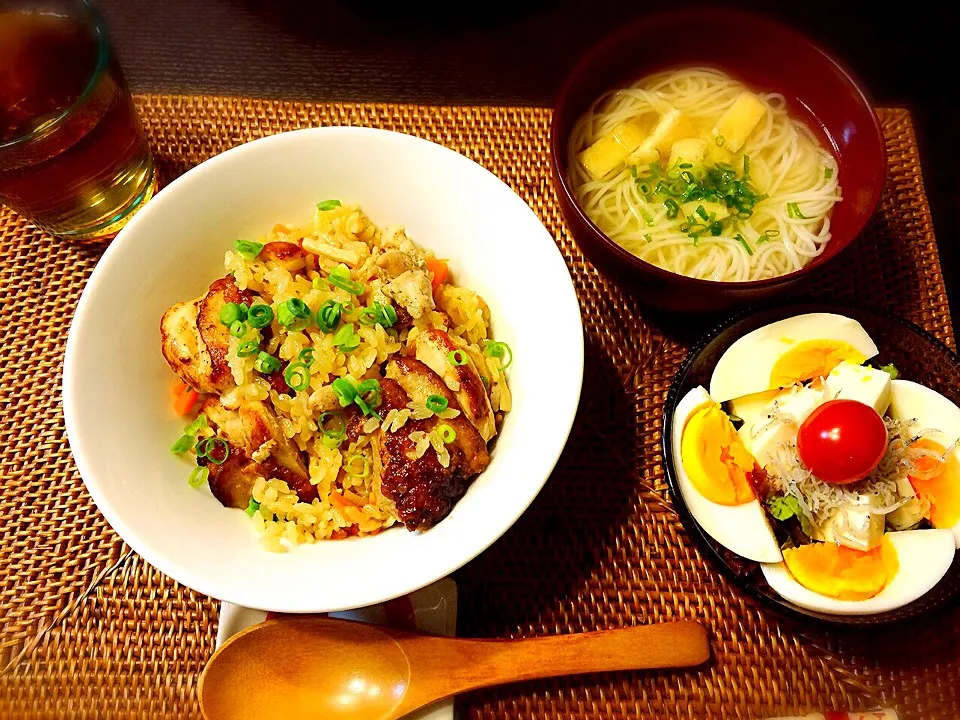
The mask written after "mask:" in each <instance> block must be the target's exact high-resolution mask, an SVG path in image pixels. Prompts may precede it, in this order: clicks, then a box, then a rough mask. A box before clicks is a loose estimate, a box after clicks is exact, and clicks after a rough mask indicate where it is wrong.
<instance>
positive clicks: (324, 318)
mask: <svg viewBox="0 0 960 720" xmlns="http://www.w3.org/2000/svg"><path fill="white" fill-rule="evenodd" d="M342 312H343V303H338V302H337V301H336V300H327V301H326V302H325V303H323V305H321V306H320V309H319V310H317V326H318V327H319V328H320V329H321V330H323V331H324V332H325V333H328V332H333V330H334V328H336V327H337V325H339V324H340V315H341V314H342Z"/></svg>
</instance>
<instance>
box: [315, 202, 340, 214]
mask: <svg viewBox="0 0 960 720" xmlns="http://www.w3.org/2000/svg"><path fill="white" fill-rule="evenodd" d="M338 207H340V201H339V200H322V201H321V202H318V203H317V210H319V211H320V212H327V211H328V210H333V209H334V208H338Z"/></svg>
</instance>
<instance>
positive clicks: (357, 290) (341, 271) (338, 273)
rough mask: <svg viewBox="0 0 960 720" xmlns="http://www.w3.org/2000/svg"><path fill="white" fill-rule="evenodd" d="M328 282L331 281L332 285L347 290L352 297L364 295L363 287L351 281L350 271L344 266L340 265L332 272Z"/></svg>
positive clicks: (328, 276)
mask: <svg viewBox="0 0 960 720" xmlns="http://www.w3.org/2000/svg"><path fill="white" fill-rule="evenodd" d="M327 280H329V281H330V284H331V285H334V286H336V287H338V288H340V289H341V290H346V291H347V292H348V293H350V294H351V295H361V294H363V285H361V284H360V283H358V282H356V281H354V280H351V279H350V271H349V270H348V269H347V268H345V267H344V266H343V265H338V266H337V267H335V268H334V269H333V270H331V271H330V274H329V275H327Z"/></svg>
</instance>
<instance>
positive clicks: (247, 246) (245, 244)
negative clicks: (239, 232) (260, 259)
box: [233, 240, 263, 260]
mask: <svg viewBox="0 0 960 720" xmlns="http://www.w3.org/2000/svg"><path fill="white" fill-rule="evenodd" d="M233 249H234V250H236V251H237V253H239V254H240V255H242V256H243V257H245V258H246V259H247V260H254V259H255V258H256V257H257V255H259V254H260V251H261V250H263V243H258V242H253V240H234V241H233Z"/></svg>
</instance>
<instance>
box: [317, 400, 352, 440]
mask: <svg viewBox="0 0 960 720" xmlns="http://www.w3.org/2000/svg"><path fill="white" fill-rule="evenodd" d="M348 404H349V403H348ZM331 418H332V419H333V420H335V421H336V422H335V423H334V425H333V427H327V424H326V423H327V420H329V419H331ZM317 426H318V427H319V428H320V429H321V430H322V431H323V435H324V437H328V438H333V439H334V440H340V439H341V438H343V437H344V436H345V435H346V434H347V423H346V421H345V420H344V419H343V416H342V415H338V414H337V413H332V412H325V413H323V414H321V415H320V418H319V419H318V420H317Z"/></svg>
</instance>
